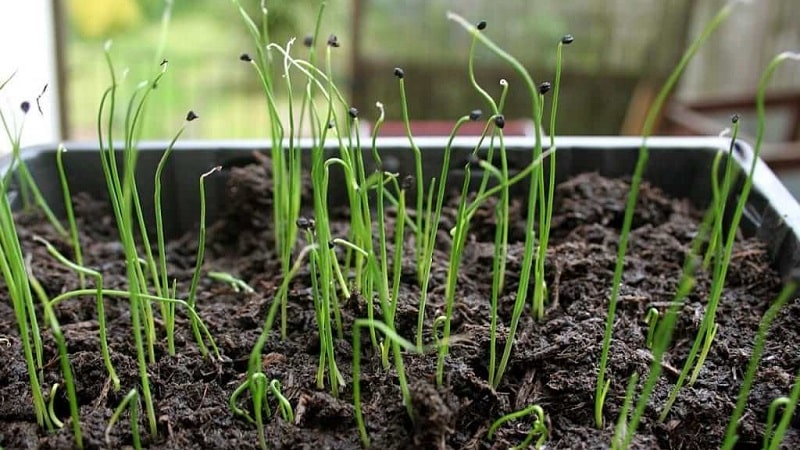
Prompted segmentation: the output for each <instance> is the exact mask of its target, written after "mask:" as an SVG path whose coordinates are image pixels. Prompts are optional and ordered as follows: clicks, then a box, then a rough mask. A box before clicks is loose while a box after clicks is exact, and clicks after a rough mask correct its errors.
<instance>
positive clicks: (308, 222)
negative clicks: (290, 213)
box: [295, 216, 316, 230]
mask: <svg viewBox="0 0 800 450" xmlns="http://www.w3.org/2000/svg"><path fill="white" fill-rule="evenodd" d="M315 223H316V222H315V221H314V218H313V217H302V216H301V217H298V218H297V221H296V222H295V224H296V225H297V228H300V229H301V230H313V229H314V225H315Z"/></svg>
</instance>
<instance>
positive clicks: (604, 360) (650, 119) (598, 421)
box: [594, 3, 733, 428]
mask: <svg viewBox="0 0 800 450" xmlns="http://www.w3.org/2000/svg"><path fill="white" fill-rule="evenodd" d="M732 5H733V3H729V4H727V5H726V6H725V7H724V8H722V10H721V11H720V12H719V13H718V14H717V15H716V16H715V17H714V18H713V19H712V20H711V21H710V22H709V23H708V24H707V25H706V27H705V28H704V29H703V31H702V33H701V34H700V35H699V36H698V37H697V38H696V39H695V40H694V41H693V42H692V43H691V45H690V46H689V48H688V49H687V50H686V52H685V53H684V54H683V56H682V57H681V60H680V61H679V62H678V65H677V66H676V67H675V69H673V71H672V73H671V74H670V76H669V78H667V81H666V82H665V83H664V86H662V88H661V90H660V91H659V92H658V95H657V96H656V98H655V100H654V101H653V104H652V105H651V106H650V109H649V110H648V112H647V117H646V118H645V122H644V126H643V128H642V145H641V147H639V157H638V159H637V161H636V167H635V169H634V171H633V179H632V180H631V190H630V192H629V193H628V202H627V204H626V205H625V216H624V218H623V221H622V229H621V230H620V238H619V246H618V251H617V261H616V265H615V268H614V277H613V281H612V282H611V283H612V284H611V295H610V298H609V302H608V315H607V316H606V326H605V332H604V333H603V348H602V350H601V354H600V370H599V372H598V377H597V384H596V386H595V407H594V417H595V425H596V426H597V428H603V404H604V402H605V394H606V393H607V392H608V386H609V384H608V383H609V382H610V379H609V380H608V381H607V380H606V366H607V365H608V351H609V349H610V347H611V335H612V332H613V328H614V316H615V314H616V310H617V299H618V297H619V289H620V287H621V285H622V271H623V268H624V266H625V254H626V252H627V250H628V237H629V235H630V230H631V225H632V223H633V212H634V210H635V209H636V200H637V197H638V195H639V186H640V185H641V183H642V176H643V175H644V170H645V168H646V167H647V160H648V156H649V152H648V149H647V140H648V139H649V137H650V135H651V134H652V131H653V127H654V126H655V123H656V120H657V119H658V117H659V114H660V112H661V109H662V107H663V105H664V102H665V101H666V100H667V97H668V96H669V94H670V92H672V89H673V87H674V86H675V84H676V83H677V82H678V78H679V77H680V75H681V73H683V71H684V69H685V68H686V66H687V65H688V64H689V61H691V59H692V58H693V57H694V55H695V54H696V53H697V51H698V50H699V49H700V47H701V46H702V45H703V43H705V41H706V40H708V38H709V37H710V36H711V34H712V33H713V32H714V30H716V29H717V27H719V25H721V24H722V22H724V21H725V19H726V18H727V17H728V15H730V13H731V10H732Z"/></svg>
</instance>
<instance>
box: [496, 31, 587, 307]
mask: <svg viewBox="0 0 800 450" xmlns="http://www.w3.org/2000/svg"><path fill="white" fill-rule="evenodd" d="M573 41H574V38H573V37H572V36H571V35H569V34H568V35H566V36H564V37H562V38H561V40H560V41H559V42H558V45H557V47H556V73H555V79H554V80H553V85H554V89H553V103H552V105H551V106H550V133H549V134H550V148H555V147H556V141H555V139H556V115H557V113H558V95H559V93H560V91H561V59H562V58H561V53H562V49H563V47H564V45H568V44H571V43H572V42H573ZM549 86H550V85H549V84H544V83H543V84H541V85H539V92H540V93H541V95H542V97H544V93H545V92H547V90H548V89H549ZM542 107H544V101H542ZM549 169H550V170H549V175H550V176H549V182H548V185H547V186H548V187H547V199H546V200H545V199H544V186H543V185H542V183H544V177H540V178H539V180H540V186H539V189H540V192H541V194H540V195H541V196H540V201H542V202H543V205H542V207H540V214H544V217H543V218H540V225H543V226H542V228H541V231H540V232H539V255H538V256H537V258H536V263H537V267H536V271H535V272H534V276H535V278H536V280H535V284H534V291H533V305H532V308H531V310H532V311H531V312H532V313H533V316H534V317H535V318H536V319H537V320H541V319H542V318H543V317H544V302H545V300H546V297H547V285H546V284H545V280H544V268H545V260H546V258H547V243H548V241H549V240H550V223H551V222H552V219H553V203H554V199H553V197H554V195H555V187H556V155H555V154H552V155H551V156H550V168H549ZM506 178H508V175H507V174H506Z"/></svg>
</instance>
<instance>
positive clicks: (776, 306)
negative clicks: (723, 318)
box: [715, 273, 800, 450]
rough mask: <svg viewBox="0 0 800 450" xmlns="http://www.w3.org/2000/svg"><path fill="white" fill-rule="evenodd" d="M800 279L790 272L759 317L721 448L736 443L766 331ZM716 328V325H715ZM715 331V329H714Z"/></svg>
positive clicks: (790, 296) (725, 449)
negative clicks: (780, 288)
mask: <svg viewBox="0 0 800 450" xmlns="http://www.w3.org/2000/svg"><path fill="white" fill-rule="evenodd" d="M798 281H800V273H795V274H792V279H791V280H790V281H789V282H788V283H787V284H786V286H784V288H783V290H781V292H780V294H778V297H777V298H776V299H775V300H774V301H772V302H771V303H770V307H769V309H768V310H767V312H766V313H765V314H764V317H762V318H761V323H759V324H758V331H757V332H756V340H755V343H754V344H753V353H752V354H751V355H750V362H749V363H748V364H747V370H746V371H745V374H744V380H743V381H742V387H741V388H739V396H738V398H737V399H736V407H734V409H733V413H732V414H731V416H730V420H729V422H728V428H727V429H726V430H725V441H723V443H722V447H721V448H722V449H723V450H730V449H732V448H733V446H734V445H735V444H736V441H737V439H738V436H737V435H736V427H737V426H738V425H739V419H740V418H741V417H742V413H743V412H744V408H745V406H746V405H747V396H748V395H749V394H750V388H751V387H752V386H753V381H754V380H755V376H756V372H757V371H758V363H759V362H760V360H761V353H762V352H763V351H764V345H765V344H766V341H767V333H768V332H769V327H770V325H771V324H772V321H773V320H774V319H775V317H776V316H777V315H778V313H779V312H780V311H781V309H783V307H784V306H785V305H786V303H787V302H788V301H789V300H791V299H793V297H792V296H793V294H794V292H795V290H796V288H797V283H798ZM715 325H717V324H715ZM715 328H716V326H715ZM715 331H716V330H715Z"/></svg>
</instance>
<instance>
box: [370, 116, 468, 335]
mask: <svg viewBox="0 0 800 450" xmlns="http://www.w3.org/2000/svg"><path fill="white" fill-rule="evenodd" d="M478 119H480V114H478V113H477V112H475V113H474V114H470V115H467V116H462V117H461V118H459V119H458V121H457V122H456V124H455V126H454V127H453V131H451V132H450V137H449V138H448V140H447V144H446V145H445V147H444V155H443V156H442V173H441V175H440V176H439V186H438V187H439V189H438V192H437V194H436V206H435V207H434V208H433V220H432V221H431V224H430V226H429V231H428V232H429V233H430V234H429V235H428V236H427V238H426V239H425V243H426V246H425V249H424V250H425V254H424V255H423V257H422V272H421V273H420V276H421V277H422V278H421V279H422V287H421V289H420V298H419V312H418V313H417V335H416V344H417V348H422V327H423V324H424V322H425V303H426V301H427V298H428V283H429V282H430V273H431V267H432V265H433V248H434V245H435V244H436V233H437V231H438V230H439V221H440V220H441V216H442V205H443V204H444V194H445V190H446V188H447V173H448V171H449V168H450V154H451V149H452V145H453V140H454V139H455V136H456V134H457V133H458V130H459V128H461V126H462V125H463V124H464V123H466V122H467V121H469V120H478ZM374 147H375V146H374V143H373V153H377V152H376V151H375V150H374ZM431 186H433V183H431ZM382 193H383V188H382V187H380V186H379V187H378V196H379V200H378V211H379V217H378V223H379V226H380V224H382V223H383V220H382V210H383V206H382V200H381V198H382ZM429 206H430V203H429ZM381 242H384V240H383V239H381ZM384 264H385V258H384Z"/></svg>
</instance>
